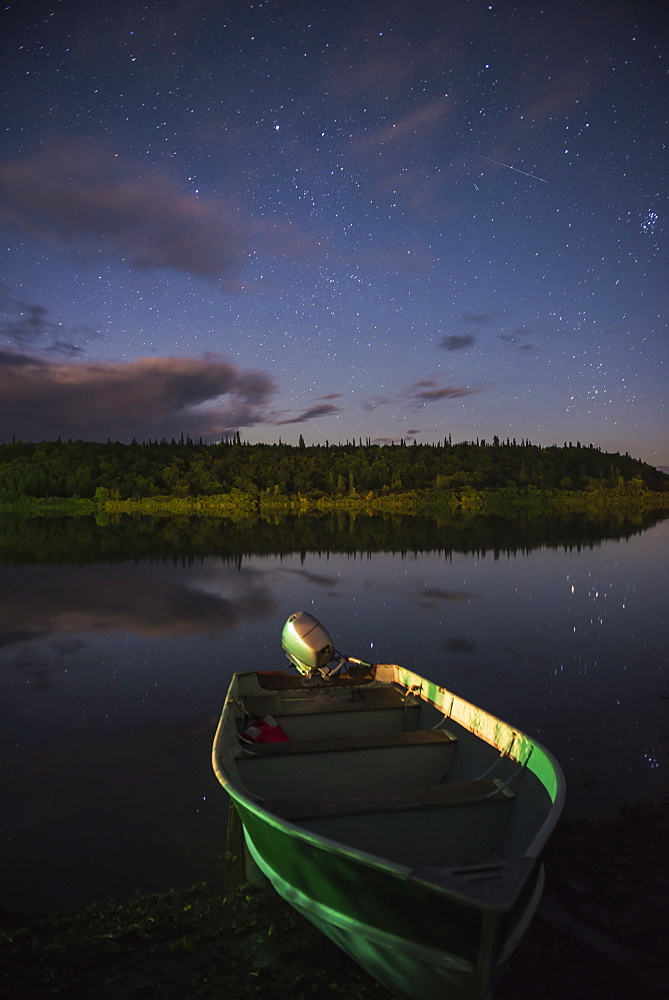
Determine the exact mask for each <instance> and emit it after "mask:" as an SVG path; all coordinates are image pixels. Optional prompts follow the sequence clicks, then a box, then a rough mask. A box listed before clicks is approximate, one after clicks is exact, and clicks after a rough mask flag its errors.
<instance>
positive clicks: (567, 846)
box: [0, 799, 669, 1000]
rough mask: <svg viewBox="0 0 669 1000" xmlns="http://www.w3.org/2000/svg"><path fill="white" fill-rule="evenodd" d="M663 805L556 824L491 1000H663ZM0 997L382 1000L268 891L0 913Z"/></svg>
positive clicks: (199, 889) (668, 863)
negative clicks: (519, 934)
mask: <svg viewBox="0 0 669 1000" xmlns="http://www.w3.org/2000/svg"><path fill="white" fill-rule="evenodd" d="M667 836H669V802H668V801H667V800H666V799H665V800H661V801H659V802H655V803H649V804H646V805H639V806H635V807H633V808H630V809H626V810H625V811H624V812H623V813H621V816H620V818H619V819H614V820H606V821H605V820H572V821H565V820H562V821H561V822H560V823H559V824H558V826H557V828H556V830H555V833H554V834H553V836H552V837H551V839H550V841H549V843H548V845H547V848H546V851H545V858H544V860H545V864H546V888H545V891H544V895H543V898H542V901H541V903H540V905H539V910H538V911H537V914H536V915H535V917H534V919H533V920H532V923H531V924H530V926H529V929H528V930H527V932H526V934H525V936H524V937H523V939H522V941H521V942H520V945H519V946H518V948H517V950H516V951H515V952H514V954H513V955H512V956H511V958H510V960H509V962H508V963H507V965H506V967H505V969H504V972H503V975H502V977H501V979H500V982H499V984H498V989H497V990H496V991H495V997H496V1000H536V998H537V997H541V998H542V1000H563V998H564V997H566V996H569V997H572V998H573V1000H592V998H593V997H606V998H607V1000H622V998H625V1000H627V998H629V997H631V996H633V997H635V998H636V1000H654V998H656V997H660V996H666V995H667V992H668V991H669V967H668V966H667V962H666V955H665V952H666V945H665V927H666V924H667V920H668V919H669V896H667V894H666V892H665V893H662V892H661V891H660V887H661V886H663V885H666V884H667V882H668V880H669V856H668V855H667V853H666V851H663V850H662V849H661V845H663V844H665V843H666V839H667ZM0 957H1V958H2V966H3V972H2V974H0V993H2V995H3V996H6V997H8V998H10V997H12V998H14V997H16V998H17V1000H18V998H19V997H30V1000H46V998H47V997H50V998H52V997H58V996H60V997H67V998H68V1000H88V998H89V997H91V996H95V997H97V998H99V1000H130V998H140V997H147V998H150V1000H159V998H161V1000H172V998H174V1000H176V998H181V997H189V998H192V1000H197V998H203V1000H205V998H206V1000H219V998H220V1000H229V998H231V997H234V998H235V1000H285V998H286V997H290V998H291V1000H312V998H313V997H328V998H332V1000H337V998H342V1000H343V998H347V1000H391V995H390V993H388V991H387V990H385V989H384V988H383V987H381V986H380V985H379V984H378V983H376V982H375V981H374V980H373V979H372V978H371V977H370V976H368V975H367V973H365V972H363V970H362V969H360V968H359V967H358V966H357V965H356V964H355V963H354V962H353V961H352V960H351V959H350V958H349V957H348V956H347V955H345V954H344V953H343V952H341V951H339V949H337V948H336V947H335V946H334V945H333V944H332V943H331V942H330V941H328V940H327V939H326V938H325V937H323V935H322V934H320V932H319V931H317V930H316V929H315V928H314V927H312V926H311V925H310V924H309V923H307V921H306V920H305V919H304V918H303V917H301V916H299V915H298V914H297V913H296V912H295V911H294V910H293V909H292V908H291V907H290V906H288V904H287V903H285V902H284V901H283V900H281V899H280V898H279V897H278V896H277V895H276V894H275V893H274V892H273V890H271V889H269V888H252V887H251V886H249V885H245V884H242V885H236V886H232V885H229V886H227V887H225V888H223V887H221V886H214V885H211V884H207V883H201V884H199V885H195V886H191V887H190V888H179V889H172V890H170V891H168V892H163V893H159V894H144V893H138V894H136V895H134V896H131V897H130V898H129V899H120V900H103V901H100V902H97V903H92V904H90V905H89V906H85V907H80V908H77V909H71V910H67V911H63V912H56V913H48V914H35V915H27V914H12V913H8V912H6V911H4V912H3V911H1V910H0Z"/></svg>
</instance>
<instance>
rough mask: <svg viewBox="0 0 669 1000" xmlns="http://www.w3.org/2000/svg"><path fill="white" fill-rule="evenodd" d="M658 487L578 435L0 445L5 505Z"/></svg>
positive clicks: (655, 479) (652, 475)
mask: <svg viewBox="0 0 669 1000" xmlns="http://www.w3.org/2000/svg"><path fill="white" fill-rule="evenodd" d="M511 488H512V489H514V490H523V489H524V488H534V489H535V490H544V491H545V490H551V491H555V490H558V491H566V492H569V491H587V490H590V491H600V492H601V491H607V492H611V493H615V494H617V495H620V496H629V497H634V496H635V495H640V494H642V493H644V492H646V491H653V492H665V491H667V490H668V489H669V476H666V475H665V474H664V473H662V472H660V471H659V470H658V469H656V468H654V467H653V466H651V465H648V464H646V463H644V462H641V461H640V460H638V459H634V458H631V457H630V456H629V455H628V454H626V455H620V454H618V453H607V452H603V451H601V450H600V449H599V448H596V447H595V446H593V445H587V446H582V445H581V444H580V443H577V444H575V445H574V444H571V443H570V444H567V443H566V442H565V444H564V445H562V446H558V445H552V446H550V447H542V446H538V445H534V444H531V443H530V442H529V441H525V440H522V441H521V442H520V443H519V444H518V443H516V441H515V440H513V441H509V440H508V439H507V440H506V441H505V442H501V441H500V440H499V438H497V437H495V438H494V439H493V441H492V442H486V441H485V440H481V441H478V440H477V441H476V442H466V441H465V442H461V443H459V444H452V443H451V441H450V438H448V439H445V440H444V441H442V442H441V443H439V444H435V445H426V444H416V443H413V444H407V443H405V442H404V441H399V442H398V443H397V444H392V445H376V444H372V443H371V442H370V441H369V440H368V441H366V442H365V443H364V444H363V442H362V440H360V441H359V442H358V443H357V444H356V443H355V442H347V443H346V444H330V443H328V442H326V443H325V444H319V445H308V446H307V445H305V443H304V440H303V439H302V438H300V442H299V444H298V445H287V444H282V443H278V444H248V443H245V442H242V441H241V439H240V436H239V434H236V435H235V436H234V437H233V438H232V439H231V440H224V441H221V442H219V443H216V444H203V443H202V442H201V441H193V440H191V439H189V438H186V439H184V438H181V439H180V440H179V441H176V440H172V441H169V442H168V441H165V440H163V441H154V442H151V441H149V442H146V443H138V442H135V441H133V442H132V443H131V444H121V443H119V442H114V441H107V442H106V443H99V442H94V441H81V440H76V441H60V440H58V441H42V442H23V441H12V442H11V443H2V444H0V502H2V503H5V504H7V503H9V504H12V503H20V502H22V501H25V500H30V499H41V498H51V497H62V498H66V499H84V500H91V501H94V502H96V503H104V502H108V501H124V500H132V499H134V500H142V499H145V498H150V497H165V498H172V499H176V498H184V499H185V498H195V497H203V498H206V497H215V496H218V495H220V494H234V495H237V496H239V497H240V498H241V496H242V495H243V496H244V497H245V498H247V499H248V500H253V499H255V500H257V501H258V502H263V500H264V501H267V502H270V501H272V500H275V501H277V502H279V501H280V500H281V498H283V497H289V496H293V497H294V496H300V497H304V498H307V499H309V500H311V501H317V500H319V499H321V498H333V499H336V498H341V499H343V498H356V497H366V496H367V497H368V496H375V495H376V496H381V497H383V496H384V495H392V494H407V493H412V492H421V493H423V492H425V491H430V492H436V493H438V494H446V493H451V494H461V493H462V492H463V491H465V492H466V491H468V490H469V491H496V490H509V489H511Z"/></svg>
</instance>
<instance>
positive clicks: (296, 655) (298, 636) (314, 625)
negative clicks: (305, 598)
mask: <svg viewBox="0 0 669 1000" xmlns="http://www.w3.org/2000/svg"><path fill="white" fill-rule="evenodd" d="M281 645H282V646H283V648H284V651H285V654H286V656H287V657H288V659H289V660H290V662H291V663H292V664H293V665H294V666H296V667H297V669H298V670H299V672H300V673H301V674H304V676H305V677H313V676H314V674H316V673H319V674H321V675H322V676H323V677H328V676H329V675H331V674H332V673H334V672H335V671H336V670H337V669H338V667H335V668H334V670H331V669H329V668H328V664H329V663H331V662H332V661H333V660H334V659H335V657H336V656H337V654H336V653H335V648H334V643H333V641H332V637H331V636H330V633H329V632H328V631H327V630H326V629H324V628H323V626H322V625H321V623H320V622H318V621H316V619H315V618H314V617H313V615H310V614H308V613H307V612H306V611H296V612H295V613H294V614H292V615H291V616H290V618H289V619H288V621H287V622H286V624H285V625H284V626H283V632H282V633H281Z"/></svg>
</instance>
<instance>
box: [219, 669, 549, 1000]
mask: <svg viewBox="0 0 669 1000" xmlns="http://www.w3.org/2000/svg"><path fill="white" fill-rule="evenodd" d="M305 683H306V684H307V686H305ZM268 717H269V719H270V723H271V724H272V725H273V724H274V722H276V723H277V725H278V727H279V730H280V731H282V732H285V734H286V736H287V737H288V741H285V740H284V741H283V742H271V743H258V744H253V743H249V742H248V741H247V739H245V738H244V737H243V736H242V734H243V733H244V732H245V731H247V732H248V730H249V727H253V724H254V722H256V721H257V720H263V719H266V718H268ZM213 766H214V770H215V772H216V774H217V776H218V778H219V780H220V782H221V784H222V785H223V787H224V788H225V790H226V791H227V792H228V794H229V796H230V799H231V804H232V806H233V807H234V809H235V810H236V813H237V815H238V817H239V819H240V820H241V824H242V827H243V832H244V839H245V842H246V847H247V850H248V854H249V856H250V859H252V862H253V863H255V865H257V867H258V868H259V869H260V871H261V872H262V873H263V875H264V876H266V878H267V879H268V880H269V881H270V883H271V884H272V885H273V887H274V888H275V889H276V891H277V892H278V893H279V894H280V895H281V896H282V897H283V898H284V899H286V900H287V901H288V902H289V903H290V904H291V905H292V906H294V907H295V908H296V909H297V910H298V911H299V912H300V913H302V914H303V915H304V916H305V917H306V918H307V919H309V920H310V921H311V922H312V923H313V924H315V925H316V926H317V927H318V928H319V929H320V930H321V931H323V932H324V933H325V934H326V935H327V936H328V937H329V938H331V939H332V940H333V941H334V942H335V943H336V944H337V945H339V946H340V947H341V948H342V949H343V950H344V951H346V952H347V953H348V954H349V955H351V956H352V957H353V958H354V959H355V960H356V961H357V962H358V963H359V964H360V965H361V966H363V967H364V968H365V969H367V970H368V972H370V973H371V975H372V976H374V977H375V978H376V979H377V980H378V981H379V982H381V983H382V984H383V985H384V986H386V987H387V988H388V989H389V990H391V991H392V992H393V993H394V994H396V995H399V996H404V997H410V998H414V1000H461V998H462V1000H465V998H466V1000H485V998H487V997H489V996H490V995H491V990H492V987H493V984H494V981H495V979H496V976H497V974H498V972H499V970H500V969H501V966H502V965H503V963H504V962H505V961H506V959H507V958H508V956H509V955H510V954H511V952H512V951H513V949H514V947H515V946H516V944H517V942H518V941H519V939H520V937H521V935H522V934H523V932H524V930H525V928H526V927H527V925H528V923H529V921H530V919H531V917H532V915H533V913H534V911H535V909H536V907H537V904H538V902H539V898H540V896H541V892H542V887H543V878H544V875H543V865H542V863H541V851H542V848H543V847H544V845H545V843H546V841H547V839H548V837H549V836H550V833H551V831H552V830H553V828H554V826H555V823H556V822H557V819H558V817H559V814H560V811H561V809H562V805H563V800H564V780H563V776H562V772H561V769H560V766H559V764H558V763H557V761H556V760H555V759H554V758H553V757H552V755H551V754H550V753H549V752H548V751H547V750H546V749H544V748H543V747H542V746H541V745H540V744H539V743H537V742H536V741H535V740H533V739H531V738H530V737H528V736H526V735H525V734H524V733H522V732H519V731H518V730H517V729H515V728H514V727H513V726H510V725H508V724H507V723H505V722H503V721H502V720H500V719H497V718H495V717H494V716H493V715H490V714H489V713H487V712H485V711H483V710H482V709H480V708H477V707H476V706H475V705H472V704H470V703H469V702H467V701H465V700H464V699H462V698H460V697H458V696H457V695H455V694H454V693H452V692H451V691H448V690H447V689H446V688H444V687H440V686H439V685H437V684H434V683H431V682H430V681H428V680H426V679H424V678H423V677H420V676H419V675H418V674H416V673H413V672H412V671H410V670H407V669H404V668H402V667H400V666H396V665H386V664H383V665H375V666H372V665H356V664H354V663H350V664H349V667H348V674H346V675H344V676H342V675H341V674H337V676H335V677H332V678H330V679H324V678H321V679H320V681H319V679H316V680H315V681H313V680H312V681H310V682H309V681H307V682H305V680H304V678H301V677H299V676H297V677H293V676H290V675H289V674H288V673H287V672H284V671H254V672H251V673H238V674H235V675H234V677H233V678H232V682H231V684H230V688H229V691H228V694H227V697H226V700H225V704H224V707H223V712H222V715H221V719H220V723H219V725H218V729H217V732H216V736H215V740H214V747H213Z"/></svg>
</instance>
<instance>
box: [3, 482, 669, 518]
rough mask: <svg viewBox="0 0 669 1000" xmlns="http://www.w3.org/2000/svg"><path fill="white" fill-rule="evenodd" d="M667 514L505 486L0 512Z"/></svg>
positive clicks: (641, 504)
mask: <svg viewBox="0 0 669 1000" xmlns="http://www.w3.org/2000/svg"><path fill="white" fill-rule="evenodd" d="M667 509H669V492H658V491H655V490H646V489H640V490H638V491H636V492H635V491H629V490H622V489H605V488H601V489H592V490H564V489H538V488H536V487H534V486H525V487H517V486H510V487H506V488H502V489H488V490H485V489H484V490H476V489H472V488H470V487H466V488H464V489H461V490H437V489H434V490H410V491H408V492H407V491H405V492H400V491H397V492H373V491H369V492H367V493H357V492H354V493H350V494H347V495H343V496H338V495H332V496H328V495H314V494H301V493H296V494H276V493H271V494H270V493H267V494H265V493H245V492H243V491H241V490H232V492H230V493H216V494H212V495H207V496H152V497H143V498H131V499H126V500H119V499H115V500H110V499H104V500H89V499H82V498H79V497H27V496H26V497H20V498H18V499H16V500H13V501H11V502H10V501H0V512H1V511H6V512H8V513H17V514H22V515H24V516H28V517H35V516H40V515H45V516H53V515H69V516H79V517H81V516H95V517H96V518H97V519H98V521H104V520H105V519H109V518H114V517H118V516H119V515H121V514H130V515H133V516H135V517H136V516H142V515H148V516H153V517H171V516H180V517H183V516H187V517H193V516H195V517H219V518H230V519H233V520H240V519H245V518H249V517H263V518H270V519H271V518H277V517H283V516H289V515H295V514H316V515H327V514H352V515H359V514H362V515H372V514H408V515H422V516H433V517H439V516H444V515H446V516H453V515H458V516H460V515H461V516H469V517H472V516H486V515H497V516H500V517H518V516H523V517H540V516H544V515H548V514H591V515H601V514H602V513H608V512H618V513H619V512H632V513H649V512H651V511H654V510H658V511H659V510H667Z"/></svg>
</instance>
